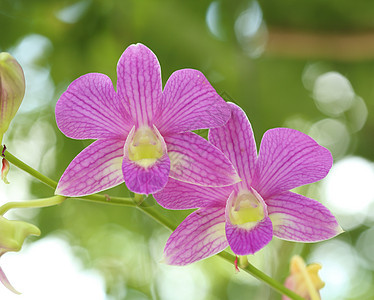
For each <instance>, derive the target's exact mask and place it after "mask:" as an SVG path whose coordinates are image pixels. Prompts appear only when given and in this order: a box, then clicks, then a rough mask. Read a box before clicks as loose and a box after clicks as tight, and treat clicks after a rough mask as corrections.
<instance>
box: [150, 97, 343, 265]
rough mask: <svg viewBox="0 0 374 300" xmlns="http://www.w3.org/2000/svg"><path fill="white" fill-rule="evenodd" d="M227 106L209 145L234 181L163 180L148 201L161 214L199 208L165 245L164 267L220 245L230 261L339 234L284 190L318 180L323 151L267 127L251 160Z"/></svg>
mask: <svg viewBox="0 0 374 300" xmlns="http://www.w3.org/2000/svg"><path fill="white" fill-rule="evenodd" d="M229 105H230V106H231V109H232V116H231V119H230V120H229V122H228V123H227V124H226V125H225V126H223V127H220V128H216V129H211V130H210V132H209V141H210V142H211V143H212V144H213V145H215V146H216V147H218V148H219V149H221V150H222V151H223V152H224V153H225V154H226V156H227V157H228V158H229V159H230V161H231V162H232V163H233V164H234V166H235V167H236V169H237V171H238V174H239V176H240V177H241V178H242V181H241V182H239V183H236V184H235V185H232V186H228V187H219V188H214V187H201V186H196V185H192V184H187V183H184V182H179V181H176V180H173V179H170V180H169V182H168V184H167V185H166V187H165V188H164V189H163V190H162V191H160V192H158V193H156V194H155V195H154V197H155V199H156V200H157V202H158V203H159V204H160V205H162V206H163V207H165V208H169V209H191V208H199V209H198V210H197V211H195V212H193V213H192V214H190V215H189V216H188V217H187V218H186V219H185V220H184V221H183V222H182V223H181V224H180V225H179V226H178V228H177V229H176V230H175V231H174V232H173V233H172V235H171V236H170V238H169V239H168V241H167V243H166V246H165V250H164V256H165V261H166V263H168V264H172V265H186V264H190V263H192V262H195V261H197V260H200V259H203V258H206V257H209V256H212V255H214V254H216V253H218V252H220V251H222V250H223V249H225V248H226V247H227V246H230V247H231V249H232V251H233V252H234V253H235V254H237V255H248V254H253V253H255V252H256V251H258V250H260V249H261V248H263V247H264V246H265V245H266V244H268V243H269V242H270V241H271V239H272V238H273V235H274V236H276V237H278V238H281V239H285V240H289V241H296V242H316V241H321V240H325V239H329V238H332V237H334V236H335V235H337V234H339V233H341V232H342V229H341V228H340V226H339V225H338V223H337V221H336V219H335V217H334V216H333V215H332V214H331V213H330V211H329V210H328V209H327V208H326V207H324V206H323V205H322V204H321V203H319V202H317V201H315V200H313V199H309V198H307V197H304V196H302V195H298V194H295V193H293V192H291V191H289V190H290V189H293V188H295V187H298V186H301V185H305V184H308V183H312V182H316V181H318V180H320V179H322V178H324V177H325V176H326V175H327V173H328V172H329V170H330V168H331V166H332V156H331V154H330V152H329V151H328V150H327V149H325V148H324V147H322V146H319V145H318V144H317V143H316V142H315V141H314V140H313V139H312V138H310V137H309V136H307V135H305V134H303V133H301V132H299V131H297V130H293V129H287V128H275V129H270V130H268V131H267V132H266V133H265V134H264V137H263V139H262V142H261V146H260V151H259V155H258V156H257V150H256V144H255V140H254V137H253V132H252V128H251V124H250V123H249V121H248V119H247V117H246V115H245V113H244V112H243V111H242V110H241V108H240V107H238V106H236V105H235V104H231V103H230V104H229Z"/></svg>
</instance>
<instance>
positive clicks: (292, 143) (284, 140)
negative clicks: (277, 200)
mask: <svg viewBox="0 0 374 300" xmlns="http://www.w3.org/2000/svg"><path fill="white" fill-rule="evenodd" d="M332 161H333V160H332V156H331V153H330V152H329V151H328V150H327V149H326V148H324V147H322V146H320V145H318V144H317V143H316V142H315V141H314V140H313V139H312V138H311V137H309V136H307V135H306V134H304V133H301V132H299V131H297V130H294V129H288V128H275V129H270V130H268V131H267V132H266V133H265V134H264V137H263V139H262V142H261V146H260V153H259V157H258V160H257V164H256V175H255V178H254V179H253V183H252V186H253V187H254V188H255V189H256V190H257V191H258V193H259V194H261V196H262V197H263V198H264V199H265V200H266V199H267V198H269V197H271V196H273V195H277V194H280V193H282V192H285V191H288V190H290V189H293V188H295V187H298V186H301V185H304V184H308V183H312V182H316V181H318V180H321V179H322V178H324V177H325V176H326V175H327V173H328V172H329V170H330V168H331V166H332Z"/></svg>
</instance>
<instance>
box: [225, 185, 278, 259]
mask: <svg viewBox="0 0 374 300" xmlns="http://www.w3.org/2000/svg"><path fill="white" fill-rule="evenodd" d="M234 197H235V192H232V193H231V195H230V197H229V199H228V200H227V204H226V209H225V218H226V225H225V230H226V238H227V241H228V243H229V245H230V247H231V250H232V251H233V252H234V253H235V254H236V255H248V254H254V253H255V252H257V251H259V250H260V249H262V248H263V247H265V246H266V245H267V244H268V243H269V242H270V241H271V240H272V238H273V228H272V224H271V221H270V218H269V217H268V216H267V215H265V217H264V219H262V220H261V221H257V222H249V223H245V224H242V225H234V224H232V222H231V220H230V216H229V214H230V209H231V207H232V205H233V201H234Z"/></svg>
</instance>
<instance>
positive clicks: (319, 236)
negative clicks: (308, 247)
mask: <svg viewBox="0 0 374 300" xmlns="http://www.w3.org/2000/svg"><path fill="white" fill-rule="evenodd" d="M266 203H267V205H268V212H269V216H270V219H271V221H272V223H273V230H274V235H275V236H276V237H278V238H281V239H285V240H288V241H296V242H318V241H322V240H326V239H330V238H332V237H334V236H336V235H338V234H340V233H342V232H343V230H342V229H341V227H340V226H339V224H338V222H337V221H336V219H335V217H334V216H333V215H332V214H331V212H330V211H329V210H328V209H327V208H326V207H325V206H323V205H322V204H321V203H319V202H318V201H316V200H313V199H309V198H307V197H304V196H302V195H298V194H295V193H292V192H285V193H283V194H280V195H277V196H273V197H271V198H269V199H267V200H266Z"/></svg>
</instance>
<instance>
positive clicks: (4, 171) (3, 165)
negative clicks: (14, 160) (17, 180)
mask: <svg viewBox="0 0 374 300" xmlns="http://www.w3.org/2000/svg"><path fill="white" fill-rule="evenodd" d="M9 169H10V165H9V162H8V161H7V160H6V159H5V158H4V157H3V159H2V160H1V180H2V181H4V183H6V184H9V181H8V179H7V175H8V173H9Z"/></svg>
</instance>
